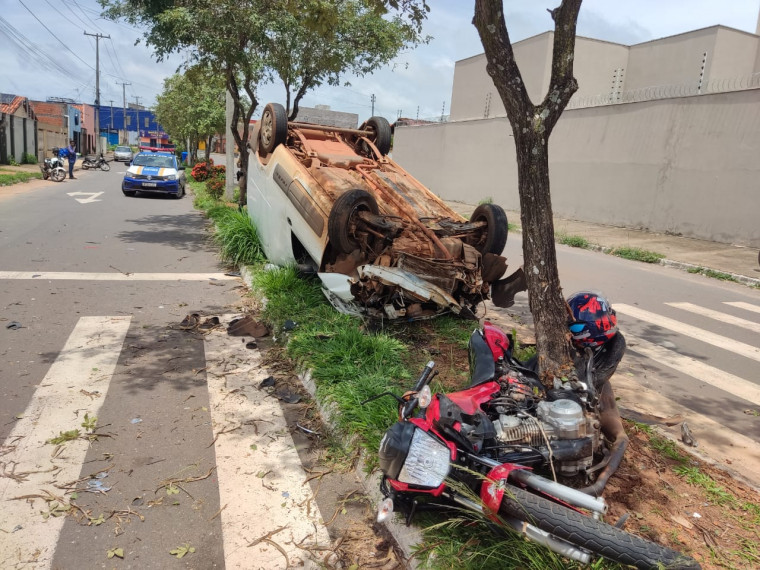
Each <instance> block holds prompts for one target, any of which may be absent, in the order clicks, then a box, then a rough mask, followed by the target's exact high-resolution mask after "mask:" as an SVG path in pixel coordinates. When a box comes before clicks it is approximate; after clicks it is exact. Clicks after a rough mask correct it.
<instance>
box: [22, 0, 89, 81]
mask: <svg viewBox="0 0 760 570" xmlns="http://www.w3.org/2000/svg"><path fill="white" fill-rule="evenodd" d="M18 1H19V4H21V5H22V6H23V7H24V8H26V10H27V12H29V13H30V14H31V15H32V16H34V19H35V20H37V21H38V22H39V23H40V24H41V25H42V27H43V28H45V29H46V30H47V31H48V32H50V35H51V36H53V37H54V38H55V39H57V40H58V43H60V44H61V45H62V46H63V47H65V48H66V50H67V51H69V52H70V53H71V54H72V55H73V56H74V57H75V58H77V59H78V60H79V61H81V62H82V63H84V64H85V65H86V66H87V67H89V68H90V69H92V70H93V71H94V70H95V68H94V67H92V66H91V65H90V64H88V63H87V62H86V61H85V60H83V59H82V58H81V57H79V56H78V55H77V54H76V53H74V52H73V51H72V50H71V48H70V47H69V46H67V45H66V44H65V43H63V42H62V41H61V39H60V38H59V37H58V36H56V35H55V34H54V33H53V32H52V31H51V30H50V28H48V27H47V26H46V25H45V24H44V22H43V21H42V20H40V19H39V18H38V17H37V15H36V14H35V13H34V12H32V11H31V10H30V9H29V8H28V6H27V5H26V4H24V3H23V2H22V1H21V0H18Z"/></svg>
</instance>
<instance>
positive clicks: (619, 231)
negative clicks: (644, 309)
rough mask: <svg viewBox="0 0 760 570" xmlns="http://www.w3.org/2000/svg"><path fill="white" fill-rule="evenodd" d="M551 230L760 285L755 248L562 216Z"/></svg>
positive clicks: (455, 205)
mask: <svg viewBox="0 0 760 570" xmlns="http://www.w3.org/2000/svg"><path fill="white" fill-rule="evenodd" d="M447 204H448V205H449V207H451V208H452V209H453V210H454V211H456V212H458V213H460V214H462V215H465V216H469V215H470V214H471V213H472V211H473V210H474V209H475V207H476V206H474V205H472V204H465V203H463V202H453V201H447ZM507 218H508V219H509V220H510V221H511V222H512V223H513V224H516V225H518V226H519V225H520V214H519V212H515V211H507ZM554 231H555V232H556V233H563V234H566V235H568V236H581V237H583V238H585V239H586V240H587V241H588V242H589V243H590V244H592V245H593V246H594V247H595V248H599V249H601V250H603V251H609V250H610V249H614V248H617V247H632V248H640V249H645V250H647V251H652V252H655V253H659V254H662V255H664V256H665V259H663V260H662V261H661V262H660V263H661V264H662V265H670V266H674V267H677V268H680V269H684V270H685V269H689V268H692V267H703V268H705V269H712V270H714V271H720V272H722V273H728V274H730V275H731V276H732V277H734V278H736V279H737V280H739V281H741V282H742V283H744V284H745V285H750V286H760V265H758V249H756V248H751V247H742V246H735V245H730V244H723V243H717V242H713V241H706V240H699V239H693V238H685V237H679V236H672V235H666V234H660V233H652V232H647V231H643V230H633V229H628V228H618V227H614V226H605V225H601V224H593V223H589V222H578V221H574V220H565V219H562V218H558V217H556V216H555V218H554Z"/></svg>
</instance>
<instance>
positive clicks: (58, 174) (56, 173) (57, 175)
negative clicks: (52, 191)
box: [50, 168, 66, 182]
mask: <svg viewBox="0 0 760 570" xmlns="http://www.w3.org/2000/svg"><path fill="white" fill-rule="evenodd" d="M50 178H52V179H53V181H54V182H63V181H64V180H65V179H66V171H65V170H64V169H63V168H56V169H54V170H53V171H52V172H51V173H50Z"/></svg>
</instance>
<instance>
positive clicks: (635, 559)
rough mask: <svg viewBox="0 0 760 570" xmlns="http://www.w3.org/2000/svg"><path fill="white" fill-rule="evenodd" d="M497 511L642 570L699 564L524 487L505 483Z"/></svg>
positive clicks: (684, 569)
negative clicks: (502, 497)
mask: <svg viewBox="0 0 760 570" xmlns="http://www.w3.org/2000/svg"><path fill="white" fill-rule="evenodd" d="M506 487H507V488H506V491H505V492H504V499H503V500H502V502H501V507H500V511H501V512H503V513H504V514H505V515H507V516H511V517H515V518H518V519H520V520H524V521H527V522H529V523H531V524H533V525H535V526H537V527H538V528H540V529H541V530H544V531H546V532H548V533H551V534H553V535H554V536H556V537H557V538H561V539H563V540H565V541H567V542H570V543H571V544H573V545H575V546H578V547H580V548H583V549H585V550H588V551H589V552H593V553H594V554H596V555H598V556H602V557H604V558H607V559H608V560H613V561H615V562H620V563H621V564H629V565H631V566H635V567H636V568H639V569H642V570H649V569H655V568H668V569H680V570H692V569H698V568H701V566H700V565H699V563H698V562H697V561H696V560H694V559H693V558H690V557H688V556H685V555H683V554H680V553H679V552H676V551H675V550H671V549H670V548H666V547H664V546H660V545H659V544H655V543H654V542H650V541H648V540H645V539H643V538H641V537H639V536H636V535H634V534H630V533H627V532H625V531H624V530H621V529H619V528H617V527H614V526H611V525H608V524H606V523H603V522H601V521H599V520H596V519H594V518H592V517H589V516H586V515H583V514H581V513H579V512H577V511H574V510H572V509H569V508H567V507H565V506H563V505H560V504H558V503H554V502H552V501H550V500H548V499H545V498H543V497H540V496H538V495H534V494H533V493H530V492H528V491H526V490H524V489H520V488H518V487H515V486H513V485H507V486H506Z"/></svg>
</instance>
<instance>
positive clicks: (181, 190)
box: [174, 185, 185, 200]
mask: <svg viewBox="0 0 760 570" xmlns="http://www.w3.org/2000/svg"><path fill="white" fill-rule="evenodd" d="M184 195H185V188H184V186H182V185H180V186H178V187H177V193H176V194H175V195H174V197H175V198H176V199H177V200H179V199H180V198H182V197H183V196H184Z"/></svg>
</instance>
